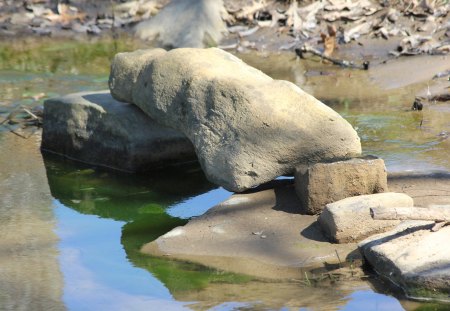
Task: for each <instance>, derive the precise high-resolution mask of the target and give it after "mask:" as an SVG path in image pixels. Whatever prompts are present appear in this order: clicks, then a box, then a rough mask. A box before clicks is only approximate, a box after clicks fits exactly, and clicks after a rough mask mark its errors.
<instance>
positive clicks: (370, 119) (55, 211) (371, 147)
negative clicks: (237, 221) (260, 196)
mask: <svg viewBox="0 0 450 311" xmlns="http://www.w3.org/2000/svg"><path fill="white" fill-rule="evenodd" d="M136 47H137V45H136V43H133V42H130V41H127V40H122V41H119V42H108V41H100V42H94V43H90V44H87V43H77V42H59V43H58V44H52V45H48V46H47V45H45V44H44V45H42V44H38V45H36V44H35V43H33V42H26V43H21V44H19V43H18V44H17V46H10V45H9V46H1V45H0V116H1V117H5V116H6V115H7V114H8V112H9V111H11V110H12V109H14V108H15V107H18V106H20V105H23V106H27V107H33V106H36V105H39V104H42V102H43V100H44V99H45V98H48V97H52V96H56V95H59V94H65V93H70V92H77V91H85V90H98V89H105V88H106V87H107V84H106V82H107V77H108V73H109V72H108V71H109V61H110V58H111V57H112V56H113V55H114V53H115V52H116V51H121V50H132V49H134V48H136ZM243 57H244V58H245V59H246V61H247V62H249V63H251V64H253V65H254V66H256V67H258V68H261V69H262V70H263V71H265V72H267V73H268V74H269V75H271V76H273V77H275V78H281V79H287V80H291V81H293V82H294V83H297V84H298V85H300V86H302V87H303V88H304V89H305V90H306V91H308V92H310V93H312V94H314V95H315V96H317V97H318V98H320V99H322V100H323V101H324V102H326V103H327V104H328V105H330V106H331V107H333V108H334V109H335V110H337V111H338V112H339V113H341V114H342V115H343V116H344V117H345V118H347V120H349V121H350V122H351V123H352V124H353V125H354V126H355V128H357V130H358V132H359V134H360V136H361V138H362V142H363V149H364V152H365V153H367V154H374V155H378V156H381V157H383V158H384V159H385V161H386V164H387V167H388V169H389V170H390V171H395V170H417V169H426V170H430V169H431V170H450V162H449V161H450V160H449V158H448V156H447V155H448V151H449V150H450V144H449V142H448V141H447V140H446V139H444V136H445V133H447V132H450V109H449V108H448V107H446V106H445V105H443V104H434V105H433V106H432V107H429V108H428V109H426V110H424V111H423V112H421V113H418V112H411V111H410V110H409V108H410V105H411V103H412V101H411V100H412V99H413V98H414V91H415V90H416V89H419V88H420V87H422V85H418V84H416V85H413V86H410V87H404V88H397V89H394V90H385V89H383V88H381V87H379V86H377V85H376V84H375V83H374V82H373V81H372V80H371V77H370V76H369V75H368V74H367V73H365V72H357V71H346V70H335V69H333V68H329V67H326V66H325V67H323V65H320V64H317V63H307V64H304V63H301V62H297V61H295V60H294V59H293V57H292V56H290V55H281V56H274V57H269V58H262V57H256V56H255V55H244V56H243ZM321 66H322V67H321ZM324 68H325V69H324ZM324 73H326V74H324ZM1 119H3V118H1ZM443 133H444V134H443ZM39 139H40V138H39V132H37V133H35V134H34V135H33V136H31V137H30V138H28V139H23V138H20V137H17V136H15V135H13V134H11V133H9V132H8V129H7V128H5V127H2V128H1V130H0V151H1V152H0V237H1V239H0V310H66V309H67V310H366V311H369V310H389V311H390V310H393V311H395V310H448V309H449V308H450V306H448V305H435V304H419V303H414V302H409V301H405V300H403V299H402V297H401V295H400V294H399V293H397V292H396V291H395V290H394V289H392V288H390V287H389V286H387V285H386V284H383V283H382V282H381V281H379V280H376V279H374V278H371V277H368V278H367V279H362V280H353V281H347V282H336V283H334V284H331V285H330V284H316V285H313V286H305V285H302V284H299V283H295V282H281V283H280V282H268V281H267V280H260V279H256V278H253V277H250V276H246V275H238V274H233V273H228V272H225V271H217V270H213V269H208V268H206V267H202V266H198V265H194V264H190V263H186V262H177V261H173V260H170V259H161V258H152V257H149V256H145V255H142V254H141V253H140V252H139V249H140V247H141V246H142V245H143V244H144V243H147V242H149V241H151V240H153V239H155V238H157V237H158V236H160V235H162V234H164V233H166V232H167V231H169V230H171V229H172V228H174V227H176V226H180V225H183V224H184V223H186V222H187V220H188V219H189V218H191V217H195V216H197V215H200V214H202V213H204V212H205V211H206V210H207V209H209V208H210V207H212V206H213V205H215V204H217V203H219V202H221V201H223V200H224V199H226V198H227V197H229V195H230V193H229V192H227V191H225V190H223V189H221V188H217V187H215V186H214V185H212V184H211V183H209V182H208V181H207V180H206V179H205V178H204V176H203V174H202V172H201V170H200V168H199V167H198V166H197V165H195V164H193V165H191V166H185V167H182V168H174V169H172V170H165V171H164V172H162V171H160V172H153V173H152V174H149V175H147V176H129V175H123V174H117V173H112V172H105V171H101V170H96V169H94V168H92V167H88V166H84V165H80V164H76V163H72V162H70V161H64V160H61V159H59V158H57V157H53V156H45V157H44V158H43V157H42V155H41V154H40V152H39Z"/></svg>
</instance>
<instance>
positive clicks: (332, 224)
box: [318, 192, 414, 243]
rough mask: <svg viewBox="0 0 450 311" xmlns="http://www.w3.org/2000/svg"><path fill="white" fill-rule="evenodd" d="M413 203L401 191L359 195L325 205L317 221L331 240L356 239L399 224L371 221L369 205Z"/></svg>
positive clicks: (383, 205)
mask: <svg viewBox="0 0 450 311" xmlns="http://www.w3.org/2000/svg"><path fill="white" fill-rule="evenodd" d="M413 205H414V201H413V199H412V198H411V197H410V196H408V195H406V194H404V193H393V192H386V193H377V194H368V195H360V196H355V197H350V198H346V199H343V200H340V201H337V202H334V203H330V204H327V205H326V207H325V209H324V210H323V212H322V214H320V216H319V218H318V222H319V224H320V226H321V228H322V230H323V231H324V232H325V234H326V236H327V237H329V238H330V239H331V240H332V241H334V242H337V243H348V242H358V241H361V240H363V239H365V238H367V237H369V236H370V235H373V234H377V233H382V232H385V231H387V230H390V229H392V228H394V227H395V226H396V225H398V224H399V223H400V221H398V220H374V219H372V217H371V215H370V208H372V207H412V206H413Z"/></svg>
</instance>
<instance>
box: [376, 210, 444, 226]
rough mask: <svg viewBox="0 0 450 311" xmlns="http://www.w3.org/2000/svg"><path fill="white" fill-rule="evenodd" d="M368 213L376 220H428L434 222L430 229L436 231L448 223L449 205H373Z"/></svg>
mask: <svg viewBox="0 0 450 311" xmlns="http://www.w3.org/2000/svg"><path fill="white" fill-rule="evenodd" d="M370 215H371V216H372V218H373V219H376V220H430V221H435V222H436V224H435V225H434V227H433V228H432V229H431V231H438V230H439V229H441V228H442V227H444V226H447V225H449V224H450V205H449V206H448V207H447V208H446V207H428V208H423V207H394V208H389V207H373V208H371V209H370Z"/></svg>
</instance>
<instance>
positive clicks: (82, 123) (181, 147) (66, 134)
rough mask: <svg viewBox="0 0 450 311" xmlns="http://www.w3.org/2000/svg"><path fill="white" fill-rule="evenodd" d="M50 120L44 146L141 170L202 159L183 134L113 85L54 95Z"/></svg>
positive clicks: (47, 103) (101, 163)
mask: <svg viewBox="0 0 450 311" xmlns="http://www.w3.org/2000/svg"><path fill="white" fill-rule="evenodd" d="M44 120H45V122H44V128H43V133H42V149H43V150H44V151H50V152H53V153H57V154H61V155H64V156H66V157H68V158H71V159H74V160H78V161H82V162H85V163H89V164H94V165H98V166H104V167H109V168H114V169H118V170H122V171H130V172H136V171H145V170H149V169H153V168H157V167H160V166H165V165H170V164H174V163H181V162H187V161H192V160H195V159H196V158H195V152H194V148H193V146H192V144H191V142H190V141H189V140H188V139H187V138H186V137H185V136H184V135H183V134H181V133H180V132H177V131H175V130H173V129H170V128H167V127H164V126H161V125H159V124H157V123H156V122H155V121H153V120H152V119H151V118H150V117H148V116H147V115H146V114H144V113H143V112H142V111H141V110H140V109H139V108H138V107H136V106H134V105H131V104H126V103H122V102H119V101H117V100H115V99H114V98H112V97H111V94H110V93H109V91H100V92H92V93H89V92H86V93H76V94H71V95H67V96H63V97H59V98H54V99H49V100H47V101H45V104H44Z"/></svg>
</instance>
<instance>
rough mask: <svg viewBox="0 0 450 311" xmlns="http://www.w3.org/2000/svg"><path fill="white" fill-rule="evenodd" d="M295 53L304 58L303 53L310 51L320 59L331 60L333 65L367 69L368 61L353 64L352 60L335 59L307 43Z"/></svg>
mask: <svg viewBox="0 0 450 311" xmlns="http://www.w3.org/2000/svg"><path fill="white" fill-rule="evenodd" d="M295 53H296V54H297V55H298V56H299V57H300V58H304V54H305V53H311V54H314V55H317V56H320V57H321V58H322V59H326V60H328V61H330V62H332V63H333V64H335V65H339V66H342V67H348V68H355V69H363V70H368V69H369V62H368V61H365V62H364V63H362V64H360V65H359V64H355V63H354V62H352V61H348V60H344V59H337V58H334V57H331V56H328V55H325V54H324V53H322V52H320V51H319V50H317V49H315V48H313V47H312V46H309V45H307V44H305V45H303V46H302V47H300V48H296V49H295Z"/></svg>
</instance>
